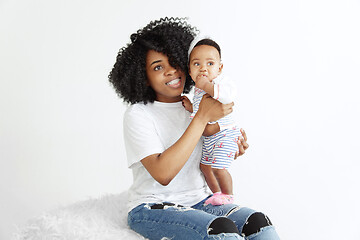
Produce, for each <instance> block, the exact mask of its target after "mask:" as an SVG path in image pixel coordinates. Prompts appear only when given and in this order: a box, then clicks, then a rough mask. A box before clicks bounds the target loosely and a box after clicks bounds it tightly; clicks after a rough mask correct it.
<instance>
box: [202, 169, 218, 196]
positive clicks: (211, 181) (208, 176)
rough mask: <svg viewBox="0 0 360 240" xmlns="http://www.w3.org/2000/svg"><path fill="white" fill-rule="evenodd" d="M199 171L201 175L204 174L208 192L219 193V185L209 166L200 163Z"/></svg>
mask: <svg viewBox="0 0 360 240" xmlns="http://www.w3.org/2000/svg"><path fill="white" fill-rule="evenodd" d="M200 169H201V171H202V173H203V174H204V177H205V180H206V183H207V185H208V186H209V188H210V190H211V191H212V192H213V193H216V192H220V191H221V189H220V186H219V183H218V181H217V179H216V177H215V175H214V173H213V171H212V168H211V165H205V164H202V163H200Z"/></svg>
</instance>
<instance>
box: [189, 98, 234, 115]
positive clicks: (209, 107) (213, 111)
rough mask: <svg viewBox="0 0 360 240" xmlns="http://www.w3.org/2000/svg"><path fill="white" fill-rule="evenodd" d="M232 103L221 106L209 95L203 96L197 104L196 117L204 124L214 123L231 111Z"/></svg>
mask: <svg viewBox="0 0 360 240" xmlns="http://www.w3.org/2000/svg"><path fill="white" fill-rule="evenodd" d="M233 106H234V103H233V102H232V103H229V104H222V103H220V102H219V101H217V100H215V99H214V98H212V97H211V96H210V95H209V94H205V95H204V96H203V97H202V99H201V102H200V104H199V110H198V111H197V113H196V115H197V116H198V117H201V118H202V119H203V120H204V121H206V122H215V121H216V120H219V119H220V118H223V117H225V116H226V115H228V114H229V113H231V112H232V111H233V109H232V107H233Z"/></svg>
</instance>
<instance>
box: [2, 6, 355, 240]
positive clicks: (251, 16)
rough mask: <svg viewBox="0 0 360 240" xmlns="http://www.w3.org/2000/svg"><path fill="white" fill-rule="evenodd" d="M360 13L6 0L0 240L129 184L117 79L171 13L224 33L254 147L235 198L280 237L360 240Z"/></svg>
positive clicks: (239, 173) (239, 167) (242, 163)
mask: <svg viewBox="0 0 360 240" xmlns="http://www.w3.org/2000/svg"><path fill="white" fill-rule="evenodd" d="M359 12H360V3H359V1H355V0H337V1H334V0H302V1H300V0H299V1H287V0H273V1H265V0H263V1H261V0H254V1H235V0H234V1H212V0H207V1H202V0H199V1H190V0H189V1H168V0H158V1H145V0H143V1H119V0H113V1H110V0H109V1H89V0H87V1H85V0H71V1H70V0H66V1H46V0H36V1H25V0H18V1H10V0H2V1H0V34H1V37H0V81H1V85H0V98H1V101H0V164H1V165H0V190H1V192H0V194H1V196H0V239H9V238H10V235H11V233H12V232H14V230H15V229H16V228H15V226H18V227H21V226H24V224H25V223H26V220H27V219H29V218H31V217H34V216H38V215H40V214H41V213H42V212H43V211H47V210H49V209H53V208H55V207H57V206H60V205H67V204H70V203H73V202H76V201H81V200H85V199H88V198H89V197H93V198H96V197H99V196H102V195H103V194H109V193H119V192H122V191H124V190H126V189H127V188H128V187H129V186H130V184H131V181H132V178H131V172H130V170H128V169H127V168H126V163H125V153H124V146H123V140H122V115H123V112H124V110H125V105H124V104H123V103H122V100H120V99H119V98H118V97H117V96H116V94H115V92H114V91H113V89H112V88H111V86H110V85H109V83H108V81H107V75H108V73H109V71H110V69H111V68H112V65H113V64H114V62H115V56H116V53H117V51H118V49H119V48H120V47H122V46H124V45H125V44H126V43H128V42H129V36H130V34H131V33H133V32H135V31H136V30H137V29H139V28H141V27H143V26H144V25H145V24H147V23H148V22H149V21H150V20H154V19H158V18H159V17H163V16H188V17H190V21H191V22H192V23H193V24H194V25H195V26H197V27H198V28H199V29H200V30H203V31H204V32H206V33H210V34H211V35H212V36H213V37H214V38H215V39H217V40H218V41H219V42H220V43H221V46H222V48H223V54H224V64H225V70H226V71H227V74H228V75H230V76H232V77H233V78H234V79H236V81H238V86H239V89H240V94H239V98H238V101H237V102H236V113H237V118H238V122H239V125H240V126H241V127H243V128H244V129H245V130H246V131H247V134H248V137H249V141H248V142H249V144H250V148H249V150H248V151H247V154H246V155H245V156H243V157H242V158H241V159H239V160H237V161H236V162H235V163H234V164H233V167H232V174H233V178H234V181H235V191H236V194H237V195H238V201H239V202H240V203H241V204H243V205H246V206H249V207H253V208H256V209H259V210H261V211H264V212H266V213H267V214H268V215H269V216H270V217H271V219H272V221H273V223H274V224H275V225H276V227H277V230H278V232H279V234H280V236H281V238H282V239H360V228H359V223H360V221H359V213H360V207H359V204H358V203H359V202H360V197H359V194H358V191H359V190H358V189H359V187H358V185H359V183H360V178H359V175H358V174H359V167H360V164H359V160H360V154H359V135H360V128H359V122H360V107H359V104H360V98H359V94H358V92H359V86H358V83H357V82H358V81H359V80H360V71H359V69H360V47H359V42H360V32H359V29H360V15H359Z"/></svg>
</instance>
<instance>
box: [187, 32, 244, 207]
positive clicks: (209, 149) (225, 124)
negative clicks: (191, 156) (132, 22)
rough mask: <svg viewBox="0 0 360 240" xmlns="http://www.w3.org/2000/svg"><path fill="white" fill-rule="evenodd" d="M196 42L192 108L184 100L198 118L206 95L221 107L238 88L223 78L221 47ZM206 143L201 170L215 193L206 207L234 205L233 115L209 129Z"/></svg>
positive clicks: (192, 58)
mask: <svg viewBox="0 0 360 240" xmlns="http://www.w3.org/2000/svg"><path fill="white" fill-rule="evenodd" d="M198 40H199V39H196V40H194V41H193V43H192V44H191V45H190V49H189V74H190V76H191V78H192V79H193V81H194V82H195V92H194V99H193V104H191V102H190V100H189V99H188V98H187V97H183V99H182V101H183V105H184V107H185V108H186V110H188V111H190V112H192V114H191V116H190V117H191V118H192V117H194V116H195V114H196V112H197V110H198V108H199V103H200V101H201V99H202V96H203V95H204V94H206V93H207V94H209V95H211V96H212V97H213V98H215V99H216V100H218V101H220V102H222V103H225V104H226V103H230V102H232V101H233V100H234V95H235V89H236V87H235V86H234V85H232V84H231V82H230V81H228V80H226V79H225V78H224V76H223V74H222V69H223V64H222V62H221V50H220V47H219V45H218V44H217V43H216V42H215V41H213V40H211V39H209V38H203V39H201V40H200V41H198ZM203 135H204V136H205V137H204V139H203V149H202V158H201V162H200V169H201V171H202V172H203V174H204V176H205V180H206V182H207V184H208V186H209V188H210V189H211V191H212V192H213V193H214V194H213V196H212V197H210V198H209V199H207V200H206V202H205V204H212V205H222V204H229V203H233V201H234V198H233V187H232V178H231V175H230V173H229V172H228V170H227V169H228V168H229V167H230V165H231V162H232V161H233V160H234V157H235V154H236V151H238V145H237V141H238V138H239V137H240V136H241V133H240V130H239V129H238V128H237V127H236V125H235V122H234V120H233V118H232V116H231V114H229V115H227V116H226V117H224V118H222V119H219V120H218V121H217V122H211V123H209V124H208V125H207V127H206V129H205V131H204V134H203Z"/></svg>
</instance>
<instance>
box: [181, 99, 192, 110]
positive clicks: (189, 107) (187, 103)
mask: <svg viewBox="0 0 360 240" xmlns="http://www.w3.org/2000/svg"><path fill="white" fill-rule="evenodd" d="M181 101H182V105H183V106H184V108H185V109H186V110H187V111H189V112H191V113H192V112H193V105H192V103H191V102H190V100H189V98H188V97H186V96H181Z"/></svg>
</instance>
